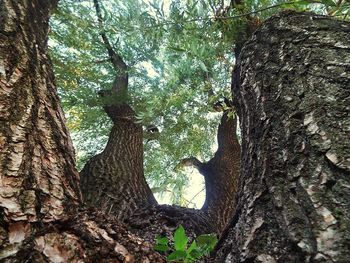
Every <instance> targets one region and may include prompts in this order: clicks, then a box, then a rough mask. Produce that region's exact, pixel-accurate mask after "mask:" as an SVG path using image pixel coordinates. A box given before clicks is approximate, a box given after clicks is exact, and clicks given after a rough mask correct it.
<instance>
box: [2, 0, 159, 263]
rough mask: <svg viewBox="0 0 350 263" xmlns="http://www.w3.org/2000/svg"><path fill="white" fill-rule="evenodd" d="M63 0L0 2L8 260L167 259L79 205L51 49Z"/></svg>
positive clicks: (4, 259) (4, 235)
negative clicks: (51, 30) (52, 16)
mask: <svg viewBox="0 0 350 263" xmlns="http://www.w3.org/2000/svg"><path fill="white" fill-rule="evenodd" d="M56 3H57V1H30V2H29V1H21V2H18V1H6V2H5V1H2V2H1V3H0V10H1V21H2V23H1V25H0V32H1V33H0V37H1V46H0V54H1V60H0V61H1V62H0V63H1V64H0V65H1V67H0V69H1V71H0V76H1V78H0V92H1V126H0V127H1V128H0V140H1V153H0V154H1V168H0V175H1V181H0V187H1V188H0V233H1V235H0V260H1V261H2V262H25V261H30V262H76V261H78V260H84V261H87V262H94V261H97V262H134V261H136V262H150V261H156V262H158V261H159V262H162V257H161V256H160V255H159V254H157V253H154V252H152V250H151V248H152V246H151V244H148V243H145V242H143V241H142V240H141V239H140V238H138V237H136V236H134V235H132V234H131V233H130V232H128V231H127V230H126V228H125V226H123V225H122V224H121V223H120V222H118V221H115V220H113V219H112V218H106V217H105V216H104V215H102V214H101V213H99V212H96V211H86V210H81V209H79V207H80V206H81V194H80V187H79V174H78V172H77V170H76V168H75V159H74V150H73V147H72V143H71V139H70V136H69V133H68V131H67V129H66V127H65V119H64V116H63V113H62V110H61V106H60V103H59V99H58V96H57V93H56V88H55V85H54V77H53V72H52V65H51V62H50V60H49V58H48V55H47V33H48V19H49V13H50V11H51V10H52V9H53V8H54V7H55V6H56ZM136 250H138V251H139V252H138V253H136V254H135V253H134V252H136ZM129 251H134V252H133V253H132V254H130V253H129ZM147 260H148V261H147Z"/></svg>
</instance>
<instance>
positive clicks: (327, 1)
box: [321, 0, 335, 6]
mask: <svg viewBox="0 0 350 263" xmlns="http://www.w3.org/2000/svg"><path fill="white" fill-rule="evenodd" d="M321 3H322V4H324V5H326V6H335V3H334V2H333V1H332V0H321Z"/></svg>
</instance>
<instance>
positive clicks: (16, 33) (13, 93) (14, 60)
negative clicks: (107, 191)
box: [0, 1, 80, 222]
mask: <svg viewBox="0 0 350 263" xmlns="http://www.w3.org/2000/svg"><path fill="white" fill-rule="evenodd" d="M56 2H57V1H36V2H33V4H31V3H30V2H29V1H23V2H21V3H17V1H2V2H0V7H1V9H0V21H1V23H0V38H1V40H0V49H1V50H0V51H1V52H0V77H1V79H0V85H1V86H0V94H1V97H0V100H1V101H0V105H1V106H0V116H1V117H0V145H1V152H0V164H1V166H0V175H1V180H0V186H1V195H0V205H1V211H2V215H3V217H4V219H5V220H6V221H10V220H11V221H12V220H13V221H20V220H27V221H31V222H35V221H38V220H44V221H51V220H55V219H59V218H61V217H62V215H64V213H65V212H66V211H67V210H68V208H69V207H71V206H76V205H77V204H78V203H79V199H80V190H79V185H78V180H79V175H78V173H77V171H76V169H75V160H74V151H73V146H72V142H71V140H70V137H69V134H68V131H67V129H66V127H65V123H64V122H65V118H64V115H63V112H62V109H61V106H60V104H59V98H58V96H57V93H56V89H55V85H54V77H53V73H52V70H51V63H50V61H49V58H48V56H47V52H46V51H47V32H48V19H49V10H50V9H51V8H52V7H53V6H55V3H56ZM33 20H35V21H37V22H36V23H33V22H32V21H33Z"/></svg>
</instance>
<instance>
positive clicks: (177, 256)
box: [154, 225, 218, 263]
mask: <svg viewBox="0 0 350 263" xmlns="http://www.w3.org/2000/svg"><path fill="white" fill-rule="evenodd" d="M188 241H189V238H188V237H187V235H186V232H185V229H184V228H183V226H182V225H180V226H179V227H178V228H177V229H176V230H175V232H174V236H173V248H171V247H170V246H169V240H168V238H167V237H161V236H157V238H156V244H155V246H154V249H155V250H156V251H159V252H168V253H169V255H168V257H167V259H168V260H169V261H178V262H185V263H189V262H195V260H197V259H201V258H203V257H204V256H206V255H208V254H209V253H210V252H211V251H212V250H213V249H214V247H215V245H216V243H217V241H218V239H217V238H216V236H215V235H212V234H206V235H200V236H198V237H197V238H196V240H194V241H192V243H191V244H190V245H189V246H188Z"/></svg>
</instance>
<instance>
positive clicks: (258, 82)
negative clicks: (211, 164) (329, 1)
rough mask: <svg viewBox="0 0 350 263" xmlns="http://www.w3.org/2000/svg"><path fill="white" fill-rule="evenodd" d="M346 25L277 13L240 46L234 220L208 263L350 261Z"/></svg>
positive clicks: (349, 47) (349, 43)
mask: <svg viewBox="0 0 350 263" xmlns="http://www.w3.org/2000/svg"><path fill="white" fill-rule="evenodd" d="M349 34H350V23H349V22H344V21H338V20H335V19H331V18H329V17H325V16H319V15H315V14H312V13H295V12H291V11H289V12H283V13H281V14H279V15H276V16H273V17H272V18H270V19H269V20H268V21H266V22H265V23H264V24H263V25H262V26H261V27H260V28H259V29H258V30H257V31H256V32H255V33H254V34H253V37H252V38H251V39H250V40H249V41H248V43H246V45H245V47H244V48H243V50H242V53H241V56H240V61H239V62H238V66H237V68H236V70H235V73H234V85H233V93H234V94H235V99H236V103H237V108H238V110H239V117H240V120H241V130H242V136H243V139H242V159H241V160H242V163H241V175H240V182H239V196H238V204H237V210H236V213H235V215H234V217H233V219H232V221H231V223H230V227H229V228H228V231H227V232H226V233H225V235H224V237H223V238H222V239H221V241H220V244H219V245H218V251H217V253H216V259H215V262H348V260H349V254H350V239H349V237H350V220H349V218H350V214H349V207H350V201H349V196H350V191H349V185H350V141H349V112H350V107H349V101H350V90H349V87H350V75H349V69H350V38H349Z"/></svg>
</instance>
